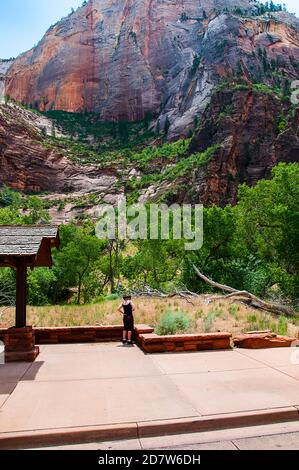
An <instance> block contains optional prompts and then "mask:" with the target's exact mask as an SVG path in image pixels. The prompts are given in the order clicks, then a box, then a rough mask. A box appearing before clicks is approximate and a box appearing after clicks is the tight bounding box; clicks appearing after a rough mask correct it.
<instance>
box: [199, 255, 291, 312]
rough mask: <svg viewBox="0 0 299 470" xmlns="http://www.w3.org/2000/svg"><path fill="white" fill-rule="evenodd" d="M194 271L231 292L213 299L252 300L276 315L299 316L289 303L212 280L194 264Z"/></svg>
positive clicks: (253, 303) (208, 282)
mask: <svg viewBox="0 0 299 470" xmlns="http://www.w3.org/2000/svg"><path fill="white" fill-rule="evenodd" d="M192 266H193V269H194V271H195V272H196V274H197V276H198V277H199V278H200V279H201V280H202V281H204V282H206V283H207V284H209V285H210V286H212V287H214V288H215V289H219V290H222V291H223V292H229V294H228V295H224V296H217V297H213V300H220V299H230V298H238V299H239V300H242V301H247V302H250V304H251V305H252V306H253V307H256V308H260V309H263V310H267V311H268V312H271V313H275V314H276V315H286V316H289V317H298V316H299V314H298V313H297V312H296V311H295V310H294V309H293V308H292V307H289V306H287V305H281V304H277V303H274V302H268V301H265V300H262V299H259V298H258V297H256V296H255V295H254V294H251V293H250V292H247V291H240V290H237V289H234V288H233V287H230V286H226V285H225V284H219V283H218V282H215V281H212V279H209V278H208V277H207V276H205V275H204V274H203V273H201V272H200V271H199V269H198V268H197V267H196V266H195V265H194V264H192Z"/></svg>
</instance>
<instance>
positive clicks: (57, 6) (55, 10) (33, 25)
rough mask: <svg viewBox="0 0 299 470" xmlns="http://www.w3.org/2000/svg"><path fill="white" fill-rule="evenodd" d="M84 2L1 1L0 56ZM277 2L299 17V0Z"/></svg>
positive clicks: (27, 44)
mask: <svg viewBox="0 0 299 470" xmlns="http://www.w3.org/2000/svg"><path fill="white" fill-rule="evenodd" d="M82 3H83V0H0V58H1V59H8V58H9V57H16V56H17V55H19V54H20V53H22V52H25V51H27V50H29V49H31V48H32V47H33V46H34V44H37V43H38V41H39V40H40V39H41V38H42V37H43V35H44V33H45V32H46V31H47V29H48V28H49V27H50V26H51V24H54V23H56V21H58V20H60V19H61V18H62V17H63V16H66V15H67V14H68V13H70V11H71V8H77V7H78V6H80V5H82ZM274 3H285V4H286V5H287V8H288V10H289V11H290V12H292V13H296V15H297V16H298V18H299V2H298V0H281V1H280V0H277V1H274Z"/></svg>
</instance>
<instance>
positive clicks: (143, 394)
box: [0, 343, 299, 435]
mask: <svg viewBox="0 0 299 470" xmlns="http://www.w3.org/2000/svg"><path fill="white" fill-rule="evenodd" d="M296 350H297V352H298V348H296V349H295V351H296ZM293 352H294V349H291V348H286V349H270V350H233V351H212V352H199V353H183V354H157V355H145V354H143V352H142V351H140V349H139V348H138V347H136V346H135V347H133V348H130V347H123V346H121V345H120V344H117V343H109V344H80V345H58V346H42V347H41V354H40V356H39V357H38V359H37V361H36V362H35V363H33V364H25V363H19V364H6V365H0V435H3V434H6V433H15V432H20V431H26V432H28V431H36V430H51V429H56V430H57V429H66V428H74V427H88V426H100V425H110V424H121V423H136V422H137V423H142V422H155V421H161V420H172V419H178V418H193V417H211V416H213V415H219V414H222V413H226V414H227V413H238V412H248V411H260V410H269V409H273V410H277V409H279V408H285V407H299V365H292V363H291V355H292V353H293ZM298 355H299V354H298Z"/></svg>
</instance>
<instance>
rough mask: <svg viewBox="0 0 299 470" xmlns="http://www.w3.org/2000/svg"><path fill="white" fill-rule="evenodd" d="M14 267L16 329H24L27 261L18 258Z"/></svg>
mask: <svg viewBox="0 0 299 470" xmlns="http://www.w3.org/2000/svg"><path fill="white" fill-rule="evenodd" d="M16 265H17V292H16V328H24V327H25V326H26V304H27V259H26V258H18V259H17V262H16Z"/></svg>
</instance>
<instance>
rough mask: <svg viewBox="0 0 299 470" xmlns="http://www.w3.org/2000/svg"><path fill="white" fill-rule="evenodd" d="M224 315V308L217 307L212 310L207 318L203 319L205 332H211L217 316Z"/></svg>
mask: <svg viewBox="0 0 299 470" xmlns="http://www.w3.org/2000/svg"><path fill="white" fill-rule="evenodd" d="M221 315H223V312H222V310H220V309H218V308H216V309H215V310H212V311H210V312H209V313H208V314H207V315H206V316H205V318H204V319H203V331H204V333H210V332H211V331H212V328H213V325H214V321H215V320H216V318H218V317H221Z"/></svg>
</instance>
